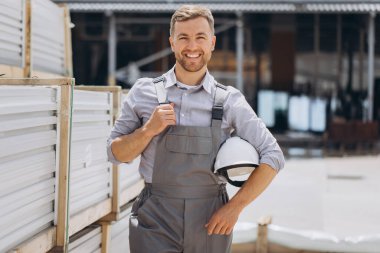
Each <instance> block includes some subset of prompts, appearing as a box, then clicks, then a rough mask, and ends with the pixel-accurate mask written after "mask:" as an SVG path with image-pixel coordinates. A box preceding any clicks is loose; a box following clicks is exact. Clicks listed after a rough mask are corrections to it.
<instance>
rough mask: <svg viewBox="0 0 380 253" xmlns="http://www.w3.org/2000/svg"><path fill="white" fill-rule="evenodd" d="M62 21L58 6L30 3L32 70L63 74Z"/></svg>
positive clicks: (37, 1)
mask: <svg viewBox="0 0 380 253" xmlns="http://www.w3.org/2000/svg"><path fill="white" fill-rule="evenodd" d="M64 21H65V19H64V11H63V9H62V8H60V7H59V6H58V5H56V4H54V3H53V2H51V1H49V0H34V1H32V18H31V24H32V43H31V45H32V49H31V50H32V52H31V55H32V69H33V70H38V71H44V72H49V73H54V74H59V75H64V74H65V50H64V45H65V37H64V34H65V32H64V31H65V23H64ZM46 44H48V46H46ZM54 49H58V50H54Z"/></svg>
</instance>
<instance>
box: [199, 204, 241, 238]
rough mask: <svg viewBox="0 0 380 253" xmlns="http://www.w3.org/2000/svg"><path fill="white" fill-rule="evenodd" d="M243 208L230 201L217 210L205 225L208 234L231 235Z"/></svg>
mask: <svg viewBox="0 0 380 253" xmlns="http://www.w3.org/2000/svg"><path fill="white" fill-rule="evenodd" d="M241 210H242V209H240V208H237V207H236V206H235V205H232V204H231V202H228V203H227V204H225V205H224V206H222V207H221V208H220V209H219V210H217V211H216V212H215V213H214V214H213V215H212V216H211V219H210V221H209V222H208V223H207V224H206V225H205V227H206V229H207V233H208V235H211V234H217V235H229V234H231V232H232V230H233V229H234V226H235V223H236V222H237V220H238V218H239V214H240V212H241Z"/></svg>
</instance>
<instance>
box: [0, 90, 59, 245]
mask: <svg viewBox="0 0 380 253" xmlns="http://www.w3.org/2000/svg"><path fill="white" fill-rule="evenodd" d="M56 115H57V89H56V88H47V87H24V86H18V87H12V86H1V87H0V252H4V251H7V250H9V249H11V248H12V247H14V246H16V245H17V244H19V243H21V242H22V241H24V240H25V239H27V238H30V237H32V236H33V235H35V234H37V233H38V232H40V231H42V230H43V229H45V228H47V227H50V226H52V223H53V220H54V209H53V207H54V199H55V182H56V178H55V172H56V151H55V149H56V144H57V130H56V129H57V127H58V126H57V122H58V121H57V116H56Z"/></svg>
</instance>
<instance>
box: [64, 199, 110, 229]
mask: <svg viewBox="0 0 380 253" xmlns="http://www.w3.org/2000/svg"><path fill="white" fill-rule="evenodd" d="M111 204H112V203H111V198H108V199H106V200H104V201H102V202H100V203H98V204H96V205H94V206H92V207H90V208H87V209H85V210H84V211H83V212H80V213H78V214H75V215H73V216H71V217H70V227H69V233H68V234H69V236H71V235H73V234H75V233H76V232H79V231H80V230H82V229H83V228H85V227H87V226H88V225H90V224H92V223H94V222H96V221H98V220H100V219H101V218H103V217H104V216H106V215H107V214H109V213H110V212H111Z"/></svg>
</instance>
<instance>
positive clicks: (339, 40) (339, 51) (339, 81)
mask: <svg viewBox="0 0 380 253" xmlns="http://www.w3.org/2000/svg"><path fill="white" fill-rule="evenodd" d="M337 15H338V22H337V33H336V36H337V38H336V51H337V58H338V59H337V61H338V71H337V88H338V89H339V88H340V87H341V85H342V65H343V64H342V15H341V14H337Z"/></svg>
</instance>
